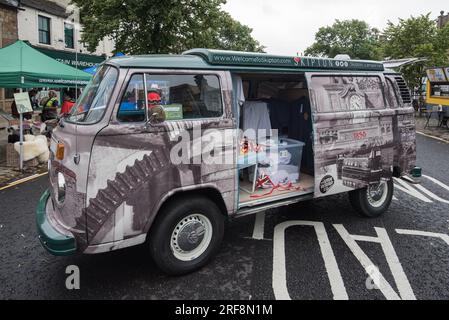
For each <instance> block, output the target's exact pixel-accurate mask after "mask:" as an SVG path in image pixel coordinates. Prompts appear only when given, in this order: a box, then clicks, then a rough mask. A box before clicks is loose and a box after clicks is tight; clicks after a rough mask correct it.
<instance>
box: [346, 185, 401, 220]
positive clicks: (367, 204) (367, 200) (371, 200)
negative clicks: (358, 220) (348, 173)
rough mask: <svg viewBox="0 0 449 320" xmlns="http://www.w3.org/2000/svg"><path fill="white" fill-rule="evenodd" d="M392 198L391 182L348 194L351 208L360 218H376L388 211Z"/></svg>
mask: <svg viewBox="0 0 449 320" xmlns="http://www.w3.org/2000/svg"><path fill="white" fill-rule="evenodd" d="M392 198H393V180H392V179H390V180H388V181H382V182H380V183H378V184H372V185H370V186H368V187H366V188H363V189H359V190H354V191H351V192H349V201H350V202H351V205H352V207H353V208H354V209H355V210H356V211H357V212H358V213H359V214H360V215H362V216H364V217H368V218H376V217H379V216H381V215H382V214H383V213H385V211H387V210H388V208H389V207H390V204H391V200H392Z"/></svg>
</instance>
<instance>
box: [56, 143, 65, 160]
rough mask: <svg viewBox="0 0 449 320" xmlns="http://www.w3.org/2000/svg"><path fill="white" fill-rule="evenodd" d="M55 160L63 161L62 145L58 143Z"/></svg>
mask: <svg viewBox="0 0 449 320" xmlns="http://www.w3.org/2000/svg"><path fill="white" fill-rule="evenodd" d="M56 159H58V160H62V159H64V144H63V143H58V146H57V147H56Z"/></svg>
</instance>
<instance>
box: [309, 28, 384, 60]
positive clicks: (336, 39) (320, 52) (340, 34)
mask: <svg viewBox="0 0 449 320" xmlns="http://www.w3.org/2000/svg"><path fill="white" fill-rule="evenodd" d="M305 54H306V55H313V56H324V57H330V58H333V57H335V56H336V55H337V54H348V55H349V56H350V57H351V58H352V59H367V60H379V59H380V58H381V50H380V46H379V30H377V29H376V28H371V27H370V26H369V25H368V24H367V23H366V22H364V21H360V20H344V21H340V20H335V23H334V24H333V25H332V26H327V27H321V28H320V29H319V30H318V32H317V33H316V34H315V43H314V44H313V45H312V46H310V47H309V48H307V49H306V51H305Z"/></svg>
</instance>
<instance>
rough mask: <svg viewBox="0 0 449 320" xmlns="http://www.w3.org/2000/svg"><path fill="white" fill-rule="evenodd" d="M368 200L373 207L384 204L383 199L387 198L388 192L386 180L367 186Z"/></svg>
mask: <svg viewBox="0 0 449 320" xmlns="http://www.w3.org/2000/svg"><path fill="white" fill-rule="evenodd" d="M366 193H367V198H368V202H369V203H370V204H371V205H372V206H373V207H376V208H378V207H380V206H382V205H383V204H384V202H385V200H386V199H387V194H388V186H387V183H386V182H384V181H383V182H381V183H379V184H374V185H370V186H368V189H367V190H366Z"/></svg>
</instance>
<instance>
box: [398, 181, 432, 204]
mask: <svg viewBox="0 0 449 320" xmlns="http://www.w3.org/2000/svg"><path fill="white" fill-rule="evenodd" d="M393 179H394V182H395V188H396V189H398V190H401V191H402V192H405V193H407V194H409V195H411V196H412V197H415V198H418V199H419V200H421V201H424V202H427V203H431V202H432V200H430V199H429V198H427V197H426V196H424V195H423V194H421V193H419V192H418V191H417V190H416V189H415V188H413V187H412V186H411V185H410V184H408V183H407V182H405V181H402V180H401V179H398V178H393Z"/></svg>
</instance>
